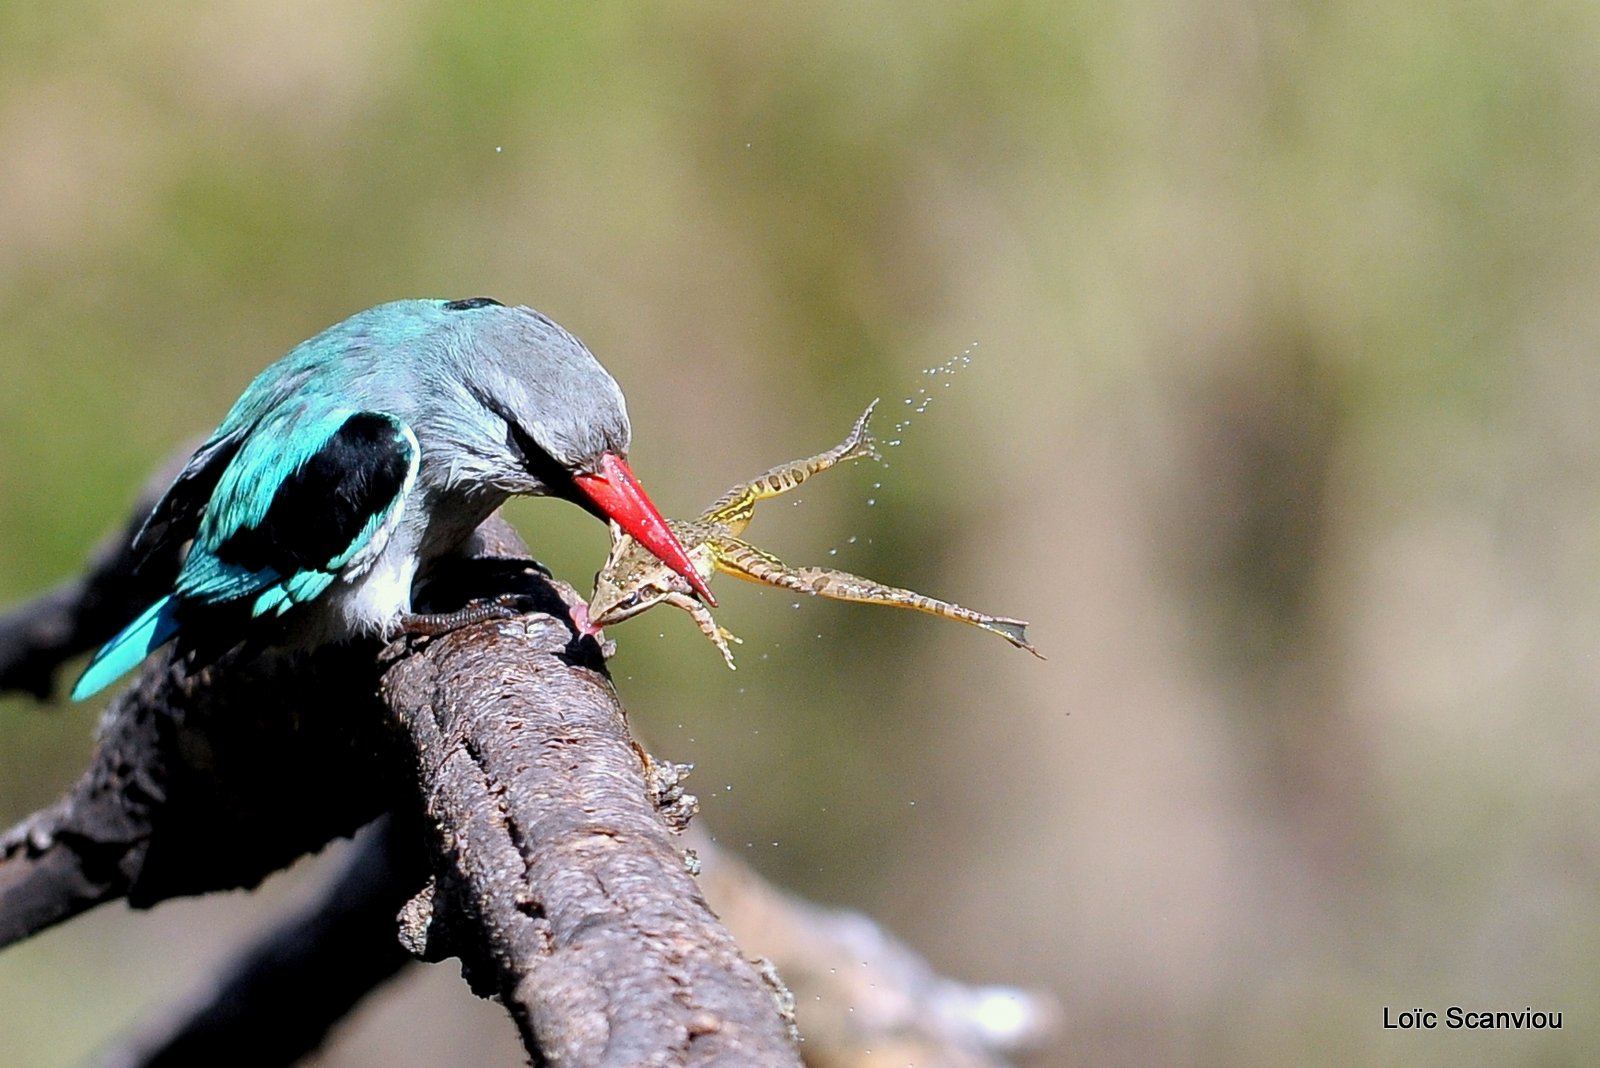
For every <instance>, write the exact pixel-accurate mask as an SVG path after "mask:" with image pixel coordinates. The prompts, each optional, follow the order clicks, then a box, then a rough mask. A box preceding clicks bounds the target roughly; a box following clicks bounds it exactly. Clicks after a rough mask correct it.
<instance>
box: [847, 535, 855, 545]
mask: <svg viewBox="0 0 1600 1068" xmlns="http://www.w3.org/2000/svg"><path fill="white" fill-rule="evenodd" d="M845 542H846V544H849V545H854V544H855V543H856V536H855V535H854V534H852V535H850V536H849V537H848V538H846V539H845Z"/></svg>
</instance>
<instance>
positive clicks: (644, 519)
mask: <svg viewBox="0 0 1600 1068" xmlns="http://www.w3.org/2000/svg"><path fill="white" fill-rule="evenodd" d="M572 480H573V481H574V482H576V483H577V484H578V488H579V489H580V490H582V491H583V492H584V495H585V496H587V497H588V498H589V499H590V500H591V501H593V502H594V503H595V506H596V507H597V508H599V509H600V511H601V512H602V513H604V515H605V516H606V518H607V519H613V520H615V521H616V523H617V525H618V526H620V527H621V528H622V529H623V530H625V531H627V532H628V533H629V534H632V535H633V536H634V538H635V539H636V540H637V541H638V542H639V544H640V545H643V546H644V547H645V548H646V549H649V550H650V551H651V552H653V553H655V554H656V559H658V560H660V561H661V562H662V563H663V564H666V565H667V566H668V567H670V568H672V570H674V571H676V572H677V573H678V574H680V575H682V576H683V577H684V578H685V579H687V580H688V582H689V585H690V586H692V587H693V588H694V592H695V593H698V594H699V595H700V599H701V600H702V601H704V602H705V603H706V604H708V605H710V606H711V607H713V608H715V607H716V606H717V599H716V598H715V597H713V596H711V588H710V587H709V586H707V585H706V580H705V579H703V578H701V577H700V572H699V571H697V570H695V566H694V564H693V563H691V562H690V560H689V554H688V553H687V552H685V551H684V548H683V546H682V545H681V544H679V542H678V539H677V538H676V537H675V536H673V533H672V530H671V528H670V527H668V526H667V521H666V520H665V519H662V518H661V513H660V512H658V511H656V506H655V505H654V504H651V503H650V498H649V497H647V496H645V492H644V487H643V486H641V485H639V480H638V479H636V478H634V477H633V472H632V471H630V470H628V463H627V461H626V460H624V459H623V458H622V457H620V456H618V455H617V454H616V453H614V452H607V453H602V454H601V455H600V473H599V474H595V475H574V476H573V479H572Z"/></svg>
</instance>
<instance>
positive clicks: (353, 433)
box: [214, 412, 412, 578]
mask: <svg viewBox="0 0 1600 1068" xmlns="http://www.w3.org/2000/svg"><path fill="white" fill-rule="evenodd" d="M411 452H412V450H411V445H410V443H409V441H408V440H407V439H406V436H405V433H404V431H403V429H402V428H401V427H400V426H399V425H397V424H396V423H395V421H394V419H393V418H391V417H390V416H387V415H381V414H379V413H376V412H358V413H357V414H355V415H352V416H351V417H350V418H349V419H347V420H345V422H344V424H343V425H342V426H340V427H339V429H338V430H335V431H334V432H333V434H332V435H330V436H329V438H328V440H327V442H326V443H325V444H324V445H323V446H322V448H320V449H318V450H317V451H316V452H315V453H313V454H312V455H311V458H310V459H308V460H307V461H306V462H305V463H304V464H302V465H301V466H300V468H299V470H297V471H295V472H294V473H293V474H291V475H290V476H289V477H288V478H286V479H284V480H283V483H282V484H281V485H280V486H279V487H278V490H277V492H276V493H275V494H274V495H273V498H272V504H271V505H270V506H268V508H267V514H266V515H265V516H263V517H262V520H261V522H260V523H259V524H257V525H256V526H253V527H242V528H240V529H239V530H237V531H235V532H234V533H233V534H232V535H231V536H230V537H229V538H228V539H227V540H226V541H224V542H223V543H222V544H221V545H219V546H217V548H216V549H215V550H214V555H215V556H216V557H217V559H218V560H220V561H222V562H223V563H225V564H232V565H235V566H238V567H242V568H246V569H248V570H250V571H266V570H268V569H270V570H272V571H275V572H277V574H279V575H281V576H284V577H285V578H287V577H289V576H292V575H295V574H297V573H298V572H301V571H304V570H308V569H311V570H321V571H326V570H329V569H331V568H337V567H340V566H343V564H344V562H345V560H347V559H348V557H349V555H350V553H351V552H352V551H353V550H354V549H356V548H359V547H360V546H359V545H357V539H362V540H363V541H364V540H365V537H364V536H365V535H369V534H370V533H371V531H370V529H369V524H370V523H371V522H372V520H373V518H374V517H375V516H378V515H381V514H382V513H383V512H384V511H385V510H387V509H388V508H389V506H390V505H392V504H393V503H394V499H395V497H396V495H398V494H399V493H400V491H401V489H402V488H404V486H405V483H406V478H407V476H408V475H409V474H410V471H411V460H412V456H411Z"/></svg>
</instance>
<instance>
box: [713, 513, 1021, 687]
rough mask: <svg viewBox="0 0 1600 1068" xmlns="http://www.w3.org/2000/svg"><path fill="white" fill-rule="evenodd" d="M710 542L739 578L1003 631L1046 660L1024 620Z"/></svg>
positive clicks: (724, 568) (721, 566) (732, 542)
mask: <svg viewBox="0 0 1600 1068" xmlns="http://www.w3.org/2000/svg"><path fill="white" fill-rule="evenodd" d="M710 545H711V550H712V554H713V559H714V561H715V563H716V567H717V570H718V571H721V572H723V573H725V574H728V575H732V576H734V577H735V578H742V579H744V580H745V581H747V582H761V583H765V584H767V585H769V586H779V587H782V588H783V589H786V590H795V591H797V592H799V593H810V594H815V595H817V596H821V597H831V598H833V599H834V600H836V601H856V602H858V603H861V604H884V605H889V606H890V607H892V608H910V609H913V610H915V611H918V612H927V613H928V614H929V615H935V616H939V617H941V618H943V619H954V620H956V621H958V622H961V623H970V624H971V625H972V626H974V627H981V628H982V629H984V630H986V631H989V632H990V633H991V634H998V635H1000V637H1002V638H1004V639H1005V640H1006V641H1008V642H1010V643H1011V644H1012V645H1015V646H1016V647H1017V648H1018V649H1026V650H1027V651H1028V652H1030V653H1032V654H1033V655H1034V656H1036V657H1038V658H1039V659H1040V660H1043V659H1045V657H1044V654H1042V653H1040V652H1039V650H1037V649H1035V648H1034V647H1033V646H1032V645H1030V644H1029V643H1028V637H1027V634H1026V632H1025V631H1024V628H1025V627H1027V625H1028V624H1027V623H1026V622H1024V621H1023V620H1020V619H1008V618H1006V617H1005V616H991V615H986V614H984V613H982V612H974V611H973V610H972V609H970V608H963V607H961V606H960V605H958V604H951V603H950V602H949V601H941V600H938V599H937V598H934V597H926V596H924V595H922V594H920V593H916V592H915V591H913V590H904V589H901V588H900V587H898V586H885V585H883V584H882V583H880V582H874V581H872V580H871V579H867V578H862V577H861V576H860V575H852V574H850V573H849V572H848V571H835V570H833V569H831V568H826V567H790V566H788V565H787V564H785V563H784V562H783V561H782V560H779V559H778V558H777V557H775V556H773V555H772V554H771V553H767V552H763V551H762V550H760V549H757V548H756V547H755V546H754V545H751V544H750V543H749V542H745V541H740V540H739V539H738V538H715V539H713V540H712V541H711V542H710Z"/></svg>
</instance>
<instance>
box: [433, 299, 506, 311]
mask: <svg viewBox="0 0 1600 1068" xmlns="http://www.w3.org/2000/svg"><path fill="white" fill-rule="evenodd" d="M504 307H505V305H504V304H501V303H500V302H499V301H498V300H495V299H494V298H493V297H468V298H466V299H465V300H452V301H449V302H448V303H446V304H445V306H444V310H445V311H471V310H472V309H473V308H504Z"/></svg>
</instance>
